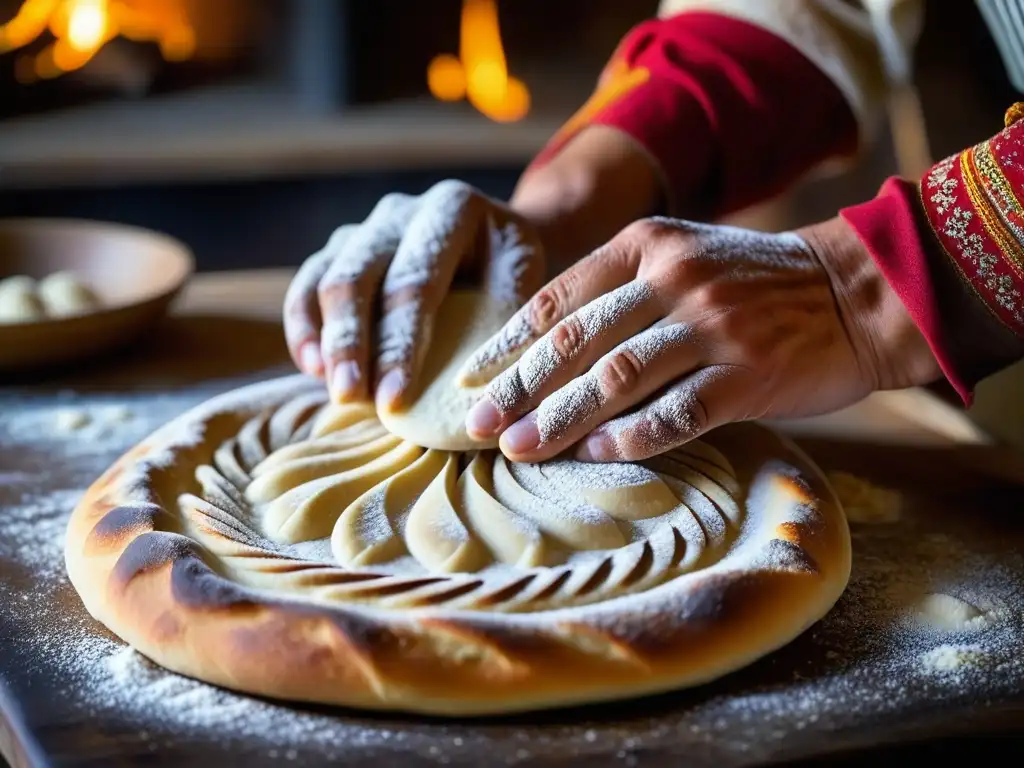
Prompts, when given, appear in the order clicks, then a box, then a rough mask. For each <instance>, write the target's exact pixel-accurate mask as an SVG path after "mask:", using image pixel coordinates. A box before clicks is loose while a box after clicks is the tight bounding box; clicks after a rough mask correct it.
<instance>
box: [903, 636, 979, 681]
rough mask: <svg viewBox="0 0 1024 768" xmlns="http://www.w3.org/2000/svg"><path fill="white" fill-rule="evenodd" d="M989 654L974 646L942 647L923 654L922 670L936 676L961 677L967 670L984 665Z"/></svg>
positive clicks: (921, 657)
mask: <svg viewBox="0 0 1024 768" xmlns="http://www.w3.org/2000/svg"><path fill="white" fill-rule="evenodd" d="M986 657H987V654H986V653H985V652H984V651H983V650H982V649H981V648H978V647H976V646H972V645H949V644H947V645H940V646H938V647H936V648H932V649H931V650H929V651H926V652H924V653H923V654H921V656H920V659H919V662H920V665H921V668H922V669H923V670H924V671H926V672H930V673H932V674H935V675H942V676H950V677H959V676H960V675H961V674H962V673H963V672H964V671H965V668H970V667H975V666H980V665H983V664H984V663H985V661H986Z"/></svg>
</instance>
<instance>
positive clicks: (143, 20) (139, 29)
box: [0, 0, 196, 83]
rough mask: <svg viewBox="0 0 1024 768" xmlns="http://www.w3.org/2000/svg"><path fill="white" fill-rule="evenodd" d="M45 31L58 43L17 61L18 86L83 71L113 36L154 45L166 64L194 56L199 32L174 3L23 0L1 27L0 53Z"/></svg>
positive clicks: (163, 0) (151, 0)
mask: <svg viewBox="0 0 1024 768" xmlns="http://www.w3.org/2000/svg"><path fill="white" fill-rule="evenodd" d="M47 30H49V32H50V33H51V34H52V35H53V37H54V38H55V39H54V41H53V42H52V43H50V44H49V45H47V46H46V47H45V48H44V49H43V50H42V51H40V52H39V53H37V54H36V55H34V56H30V55H27V54H26V55H24V56H22V57H20V58H19V59H18V61H17V62H16V63H15V68H14V72H15V76H16V77H17V78H18V80H19V81H20V82H23V83H30V82H33V81H34V80H38V79H40V78H43V79H46V78H53V77H58V76H60V75H62V74H64V73H66V72H72V71H74V70H76V69H79V68H81V67H83V66H84V65H85V64H87V63H88V62H89V60H90V59H92V57H93V56H95V55H96V53H97V51H99V50H100V49H101V48H102V47H103V46H104V45H106V44H107V43H108V42H109V41H110V40H113V39H114V38H115V37H125V38H127V39H129V40H136V41H140V42H143V41H145V42H150V41H152V42H156V43H158V44H159V46H160V53H161V55H162V56H163V57H164V58H165V59H167V60H168V61H182V60H184V59H188V58H190V57H191V56H192V54H193V53H194V52H195V46H196V39H195V30H194V29H193V28H192V26H191V24H190V23H189V20H188V18H187V17H186V15H185V12H184V10H183V9H182V8H181V6H180V4H179V3H178V2H175V1H174V0H149V2H146V0H24V2H23V3H22V4H21V7H20V8H19V9H18V13H17V14H16V15H15V17H14V18H13V19H11V20H10V21H9V22H7V23H6V24H3V25H0V53H6V52H7V51H13V50H17V49H19V48H24V47H25V46H27V45H29V44H30V43H32V42H33V41H35V40H36V39H38V38H39V36H40V35H42V34H43V33H44V32H46V31H47Z"/></svg>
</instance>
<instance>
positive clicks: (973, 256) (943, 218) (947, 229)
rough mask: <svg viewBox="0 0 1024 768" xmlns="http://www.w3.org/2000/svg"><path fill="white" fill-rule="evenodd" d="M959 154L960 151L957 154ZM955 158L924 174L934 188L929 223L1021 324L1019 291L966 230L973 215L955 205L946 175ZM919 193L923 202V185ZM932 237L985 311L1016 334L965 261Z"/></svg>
mask: <svg viewBox="0 0 1024 768" xmlns="http://www.w3.org/2000/svg"><path fill="white" fill-rule="evenodd" d="M962 154H963V153H961V157H962ZM958 159H959V158H958V157H957V156H955V155H953V156H951V157H948V158H946V159H945V160H943V161H942V162H940V163H938V164H937V165H936V166H935V167H934V168H933V169H932V170H931V171H930V172H929V173H928V175H927V176H926V177H925V181H924V184H925V185H926V186H927V187H928V188H929V189H930V190H934V192H933V194H932V195H931V197H930V199H931V201H932V202H933V203H936V206H935V211H936V220H935V221H934V222H933V223H932V227H933V229H934V231H935V233H936V234H938V233H939V232H942V233H943V234H944V235H946V236H947V237H948V238H949V239H950V240H952V241H953V243H954V244H955V245H956V247H957V249H958V251H959V252H960V255H961V257H962V258H963V260H964V262H966V264H967V265H969V266H970V267H971V268H972V271H973V272H974V274H975V275H976V276H977V278H978V279H979V282H981V283H982V284H983V285H984V286H985V287H986V288H987V289H988V290H989V291H991V292H992V294H993V295H994V299H995V301H996V303H997V304H999V306H1001V307H1003V308H1004V309H1005V310H1006V311H1007V312H1008V313H1010V314H1011V315H1012V316H1013V320H1014V322H1016V323H1020V324H1024V314H1022V312H1021V310H1020V307H1019V305H1018V302H1019V300H1020V298H1021V296H1020V293H1019V291H1017V289H1016V288H1015V287H1014V284H1013V280H1012V278H1010V277H1009V276H1008V275H998V274H996V271H995V266H996V265H997V264H998V263H999V258H998V257H997V256H993V255H992V254H991V253H988V252H986V250H985V240H984V238H982V237H981V235H979V234H978V233H977V232H968V231H967V227H968V225H969V224H970V222H971V219H972V218H973V217H974V214H973V213H972V212H971V211H970V210H968V209H966V208H963V207H962V206H959V205H956V204H955V203H956V194H955V193H956V189H957V187H958V186H959V181H958V179H957V178H956V177H955V176H952V175H950V174H951V173H952V171H953V170H954V168H955V167H956V161H957V160H958ZM919 194H920V195H921V198H922V199H921V202H922V205H923V204H924V189H923V188H921V189H920V190H919ZM925 210H927V206H925ZM947 214H948V215H947ZM936 239H937V240H938V241H939V245H940V246H941V247H942V252H943V253H944V254H945V255H946V258H947V259H948V260H949V261H950V262H951V263H952V264H953V266H954V268H955V269H956V271H957V274H958V275H959V276H960V278H961V280H962V281H963V282H965V283H966V284H967V285H968V286H969V287H970V289H971V292H972V293H974V294H975V295H976V296H977V297H978V299H979V300H980V301H981V303H982V305H983V306H984V307H985V308H986V309H987V310H988V312H989V314H991V315H992V316H993V317H994V318H995V319H996V320H997V321H998V322H999V323H1000V324H1002V325H1004V326H1006V327H1007V328H1009V329H1010V330H1011V331H1013V332H1014V333H1016V329H1015V328H1013V327H1012V326H1010V325H1009V324H1008V323H1007V322H1006V321H1005V320H1004V319H1003V318H1002V317H1000V316H999V314H998V313H997V312H996V311H995V309H993V307H992V306H991V305H990V304H989V302H988V301H987V300H986V299H985V297H983V296H982V295H981V294H980V292H979V291H978V290H977V286H976V285H975V282H974V278H973V277H972V276H971V275H969V274H968V273H967V269H966V268H965V264H963V263H961V261H960V259H957V258H955V257H954V256H953V254H951V253H950V252H949V249H948V248H947V247H946V245H945V243H944V242H943V241H942V239H941V238H938V237H937V238H936Z"/></svg>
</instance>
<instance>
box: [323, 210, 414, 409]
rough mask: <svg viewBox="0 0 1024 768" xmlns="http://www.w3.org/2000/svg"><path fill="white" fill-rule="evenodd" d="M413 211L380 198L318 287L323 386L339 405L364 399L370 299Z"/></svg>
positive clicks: (341, 245)
mask: <svg viewBox="0 0 1024 768" xmlns="http://www.w3.org/2000/svg"><path fill="white" fill-rule="evenodd" d="M415 205H416V199H415V198H413V197H410V196H409V195H400V194H392V195H387V196H386V197H383V198H381V200H380V202H378V203H377V205H376V206H374V209H373V210H372V211H371V212H370V215H369V216H367V217H366V220H365V221H364V222H363V223H362V224H360V225H358V226H357V227H355V228H354V230H353V232H352V234H351V235H350V236H349V237H348V238H347V239H346V240H345V241H344V242H342V243H339V244H338V245H337V246H336V247H335V248H334V250H333V253H334V258H333V259H332V261H331V266H330V267H329V269H328V270H327V273H326V274H325V275H324V277H323V279H322V280H321V281H320V286H319V290H318V296H319V302H320V312H321V315H322V316H323V324H324V325H323V330H322V331H321V343H320V348H321V353H322V355H323V359H324V368H325V370H326V373H327V385H328V387H329V388H330V390H331V395H332V397H333V398H334V399H335V400H337V401H339V402H346V401H351V400H358V399H362V398H365V397H366V396H367V394H368V384H367V382H368V380H369V375H370V374H369V371H370V366H369V363H370V342H371V337H370V328H371V326H372V323H373V312H374V299H375V297H376V295H377V292H378V291H377V289H378V287H379V285H380V282H381V279H382V278H383V276H384V271H385V270H386V269H387V266H388V264H389V263H390V262H391V259H392V258H393V256H394V254H395V250H396V249H397V248H398V244H399V242H400V241H401V238H402V232H403V231H404V230H405V227H406V226H407V224H408V222H409V220H410V219H411V218H412V216H413V213H414V211H415Z"/></svg>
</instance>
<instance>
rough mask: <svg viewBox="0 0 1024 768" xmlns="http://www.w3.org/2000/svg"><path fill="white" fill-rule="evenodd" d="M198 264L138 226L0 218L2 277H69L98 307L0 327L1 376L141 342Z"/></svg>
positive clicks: (175, 245) (178, 245)
mask: <svg viewBox="0 0 1024 768" xmlns="http://www.w3.org/2000/svg"><path fill="white" fill-rule="evenodd" d="M194 266H195V262H194V260H193V258H192V253H191V251H190V250H189V249H188V247H187V246H185V245H184V244H183V243H181V242H179V241H177V240H175V239H173V238H171V237H168V236H166V235H162V234H159V233H157V232H152V231H149V230H146V229H141V228H137V227H129V226H124V225H120V224H109V223H105V222H99V221H84V220H73V219H48V218H34V219H0V278H4V277H11V276H13V275H28V276H29V277H33V278H36V279H41V278H43V277H45V276H47V275H49V274H52V273H54V272H58V271H62V270H68V271H71V272H74V273H75V274H76V275H78V276H80V277H81V278H82V280H83V281H84V282H85V283H87V284H88V285H89V287H91V288H92V289H93V290H94V291H95V292H96V293H97V295H98V296H99V297H100V299H101V301H102V302H103V306H102V308H100V309H98V310H96V311H94V312H89V313H87V314H81V315H74V316H68V317H61V318H48V319H46V320H40V321H38V322H28V323H0V370H6V371H13V370H25V369H32V368H37V367H43V366H49V365H56V364H61V363H71V362H77V361H82V360H84V359H86V358H88V357H89V356H91V355H95V354H98V353H100V352H104V351H108V350H111V349H113V348H115V347H117V346H119V345H122V344H125V343H127V342H129V341H132V340H135V339H138V338H139V337H141V336H142V335H143V334H145V333H146V332H147V331H149V330H151V329H152V327H153V325H154V324H155V323H156V322H157V321H158V320H159V319H160V318H161V317H162V316H163V315H165V314H166V312H167V308H168V306H169V305H170V303H171V301H172V300H173V299H174V297H175V296H176V295H177V294H178V292H179V291H180V290H181V288H182V287H183V286H184V285H185V282H186V281H187V280H188V278H189V276H190V275H191V274H192V271H193V269H194Z"/></svg>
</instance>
